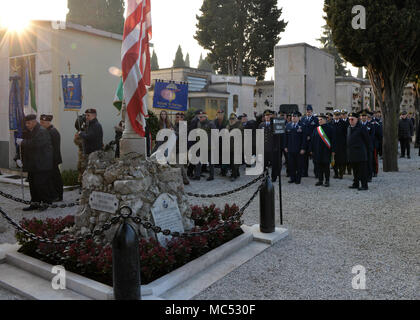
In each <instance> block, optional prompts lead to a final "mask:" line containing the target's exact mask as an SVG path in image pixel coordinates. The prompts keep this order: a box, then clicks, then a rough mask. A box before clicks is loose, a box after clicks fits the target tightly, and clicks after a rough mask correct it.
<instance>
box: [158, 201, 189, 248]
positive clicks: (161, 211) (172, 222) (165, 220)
mask: <svg viewBox="0 0 420 320" xmlns="http://www.w3.org/2000/svg"><path fill="white" fill-rule="evenodd" d="M151 212H152V216H153V220H154V222H155V225H156V226H158V227H161V228H162V230H165V229H169V230H171V231H172V232H176V231H177V232H184V225H183V224H182V217H181V213H180V211H179V208H178V203H177V201H176V197H174V196H172V195H170V194H168V193H162V194H161V195H160V196H159V197H158V198H157V199H156V201H155V202H154V204H153V206H152V208H151ZM156 236H157V240H158V241H159V242H160V244H161V245H166V241H169V240H170V239H172V237H171V236H165V235H163V234H162V233H158V234H157V235H156Z"/></svg>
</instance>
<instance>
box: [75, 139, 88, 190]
mask: <svg viewBox="0 0 420 320" xmlns="http://www.w3.org/2000/svg"><path fill="white" fill-rule="evenodd" d="M73 142H74V144H75V145H76V146H77V148H78V160H77V171H79V176H78V178H77V180H78V181H79V184H80V185H82V177H83V172H85V169H86V167H87V160H88V157H87V156H86V155H85V154H84V152H83V139H82V138H81V137H77V138H76V137H75V138H74V140H73Z"/></svg>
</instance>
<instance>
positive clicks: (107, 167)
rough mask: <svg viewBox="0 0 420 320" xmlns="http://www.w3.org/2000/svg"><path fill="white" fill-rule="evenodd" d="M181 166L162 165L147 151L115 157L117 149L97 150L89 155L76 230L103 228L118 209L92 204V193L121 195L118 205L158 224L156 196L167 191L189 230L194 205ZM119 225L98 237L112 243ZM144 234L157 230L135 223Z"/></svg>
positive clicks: (118, 197) (84, 231)
mask: <svg viewBox="0 0 420 320" xmlns="http://www.w3.org/2000/svg"><path fill="white" fill-rule="evenodd" d="M180 170H181V169H180V168H173V167H171V166H169V165H161V164H159V163H158V162H157V161H154V160H151V159H148V158H147V157H146V156H145V155H141V154H138V153H133V152H132V153H129V154H126V155H122V156H121V158H119V159H115V158H114V156H113V152H112V151H111V152H103V151H98V152H94V153H92V154H91V155H90V156H89V163H88V166H87V168H86V170H85V172H84V174H83V191H82V194H81V198H80V206H79V211H78V212H77V214H76V216H75V226H74V228H73V230H72V232H73V234H75V235H76V236H79V235H84V234H86V233H90V232H92V231H94V230H95V229H98V228H101V227H102V226H103V225H104V224H105V223H106V222H108V221H109V220H110V219H111V218H112V217H113V216H115V215H116V213H108V212H103V211H100V210H96V209H94V208H92V207H91V205H90V203H89V200H90V197H91V194H92V193H93V192H94V191H96V192H99V193H108V194H112V195H114V196H115V197H116V199H117V202H118V204H117V207H118V206H119V208H121V207H123V206H128V207H130V208H131V209H132V212H133V216H138V217H141V218H142V219H143V220H144V221H149V222H151V223H152V224H154V221H153V216H152V213H151V208H152V206H153V204H154V202H155V201H156V199H157V198H158V197H159V196H160V195H161V194H163V193H167V194H169V195H171V197H172V198H173V199H176V202H177V204H178V208H179V211H180V214H181V217H182V224H183V226H184V229H185V230H190V229H192V228H193V227H194V222H193V221H192V220H191V219H190V216H191V208H190V204H189V203H188V199H187V197H186V195H185V193H184V184H183V181H182V175H181V171H180ZM117 227H118V225H115V226H113V227H112V228H111V229H109V230H108V231H106V232H105V236H104V237H102V238H101V237H98V239H100V240H101V242H102V243H103V244H110V243H111V241H112V239H113V237H114V235H115V231H116V228H117ZM133 227H135V228H136V229H137V230H138V231H139V234H140V237H145V238H149V237H151V236H154V233H153V231H151V230H150V229H149V230H145V229H144V228H143V227H139V226H137V225H133Z"/></svg>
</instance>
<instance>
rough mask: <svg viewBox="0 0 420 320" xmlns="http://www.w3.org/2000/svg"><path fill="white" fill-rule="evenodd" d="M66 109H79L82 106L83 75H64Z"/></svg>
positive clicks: (62, 80)
mask: <svg viewBox="0 0 420 320" xmlns="http://www.w3.org/2000/svg"><path fill="white" fill-rule="evenodd" d="M61 84H62V87H63V101H64V111H79V110H80V109H81V108H82V76H81V75H80V74H72V75H62V76H61Z"/></svg>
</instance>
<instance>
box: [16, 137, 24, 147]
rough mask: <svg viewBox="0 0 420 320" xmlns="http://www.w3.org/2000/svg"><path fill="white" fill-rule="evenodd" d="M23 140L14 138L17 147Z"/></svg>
mask: <svg viewBox="0 0 420 320" xmlns="http://www.w3.org/2000/svg"><path fill="white" fill-rule="evenodd" d="M22 141H23V139H21V138H16V143H17V145H18V146H20V145H21V144H22Z"/></svg>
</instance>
